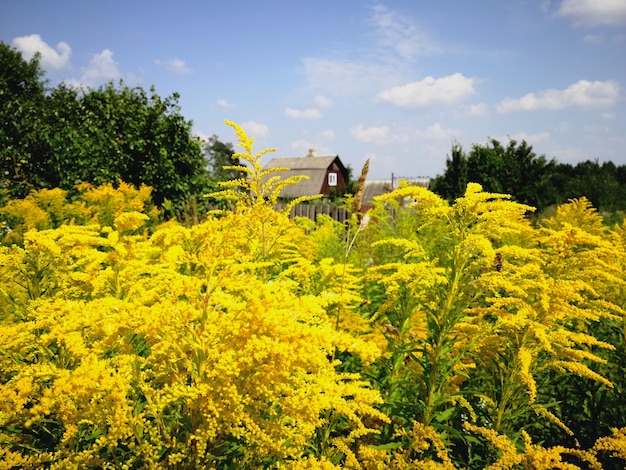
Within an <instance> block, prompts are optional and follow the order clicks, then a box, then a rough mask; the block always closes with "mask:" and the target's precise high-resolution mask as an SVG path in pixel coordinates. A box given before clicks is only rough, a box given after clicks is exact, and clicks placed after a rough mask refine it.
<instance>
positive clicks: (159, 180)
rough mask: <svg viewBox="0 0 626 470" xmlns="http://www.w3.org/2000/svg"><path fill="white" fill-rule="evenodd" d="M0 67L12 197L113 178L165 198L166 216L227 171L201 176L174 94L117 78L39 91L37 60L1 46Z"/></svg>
mask: <svg viewBox="0 0 626 470" xmlns="http://www.w3.org/2000/svg"><path fill="white" fill-rule="evenodd" d="M0 65H1V67H0V188H6V189H8V190H9V191H10V194H11V196H13V197H24V196H25V195H26V194H28V192H29V191H30V190H33V189H42V188H48V189H52V188H61V189H64V190H67V191H70V192H73V191H74V190H75V189H74V188H75V186H76V185H78V184H81V183H90V184H93V185H95V186H99V185H101V184H105V183H109V184H113V185H116V184H117V182H118V181H120V180H121V181H124V182H126V183H129V184H132V185H134V186H136V187H137V188H138V187H140V186H141V185H142V184H145V185H148V186H150V187H151V188H152V198H153V201H154V203H155V204H157V205H161V204H163V203H164V202H165V201H169V208H170V213H171V215H174V214H175V213H177V212H178V213H180V212H181V211H184V210H185V209H189V207H190V203H189V201H190V200H192V199H194V198H195V199H196V201H198V200H200V199H201V198H200V196H201V195H202V194H204V193H206V192H208V191H210V190H211V186H210V185H211V179H212V177H213V180H215V179H216V178H217V179H219V178H230V177H231V176H233V175H232V174H228V173H218V174H213V175H211V174H210V173H209V171H208V168H207V162H206V160H205V157H204V154H203V149H202V144H201V142H200V140H199V139H197V138H194V137H192V136H191V126H192V123H191V121H188V120H186V119H185V118H184V117H183V116H182V115H181V114H180V108H179V105H178V99H179V95H178V94H177V93H173V94H172V95H171V96H169V97H167V98H161V97H160V96H159V95H158V94H157V93H156V91H155V89H154V87H151V88H150V90H149V91H148V92H146V91H145V90H144V89H142V88H141V87H138V86H137V87H133V88H131V87H129V86H127V85H125V84H124V83H123V82H122V81H121V80H120V82H118V83H117V84H115V83H113V82H109V83H107V84H106V85H104V86H101V87H99V88H97V89H91V88H89V89H76V88H72V87H70V86H68V85H66V84H63V83H61V84H60V85H59V86H57V87H56V88H52V89H49V90H46V89H45V87H44V82H42V81H41V77H42V76H43V72H42V70H41V68H40V66H39V62H38V58H37V57H35V58H33V59H32V60H30V61H29V62H26V61H24V59H23V58H22V57H21V55H20V53H19V52H18V51H16V50H14V49H12V48H10V47H9V46H7V45H5V44H3V43H2V44H0ZM209 149H210V151H209V153H208V155H209V156H215V155H217V154H218V153H221V154H225V155H228V153H229V151H230V149H229V148H228V146H227V145H225V144H221V143H220V142H219V141H217V140H216V139H213V140H212V141H211V144H210V147H209ZM231 153H232V152H231ZM220 158H223V157H220ZM213 163H215V164H217V163H218V162H213ZM196 209H197V210H198V211H200V212H202V210H203V207H202V206H200V207H197V208H196Z"/></svg>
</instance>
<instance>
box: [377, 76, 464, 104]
mask: <svg viewBox="0 0 626 470" xmlns="http://www.w3.org/2000/svg"><path fill="white" fill-rule="evenodd" d="M474 82H475V80H474V79H473V78H467V77H465V76H463V74H461V73H455V74H454V75H449V76H447V77H443V78H433V77H426V78H424V79H423V80H421V81H419V82H413V83H409V84H407V85H403V86H397V87H393V88H390V89H388V90H385V91H382V92H380V93H379V94H378V99H380V100H381V101H386V102H388V103H391V104H394V105H396V106H402V107H421V106H428V105H432V104H436V103H441V104H450V103H453V102H455V101H459V100H461V99H463V98H465V97H466V96H469V95H471V94H473V93H474Z"/></svg>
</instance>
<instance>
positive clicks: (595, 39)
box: [583, 34, 604, 44]
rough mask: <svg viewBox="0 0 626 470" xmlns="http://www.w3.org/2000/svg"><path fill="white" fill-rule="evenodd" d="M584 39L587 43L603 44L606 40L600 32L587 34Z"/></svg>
mask: <svg viewBox="0 0 626 470" xmlns="http://www.w3.org/2000/svg"><path fill="white" fill-rule="evenodd" d="M583 41H585V42H586V43H587V44H602V43H603V42H604V38H603V37H602V35H600V34H586V35H585V36H584V37H583Z"/></svg>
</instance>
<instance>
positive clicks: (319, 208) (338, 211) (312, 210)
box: [276, 204, 348, 223]
mask: <svg viewBox="0 0 626 470" xmlns="http://www.w3.org/2000/svg"><path fill="white" fill-rule="evenodd" d="M284 207H285V204H277V205H276V210H282V209H283V208H284ZM319 214H325V215H327V216H329V217H332V218H333V219H335V220H336V221H338V222H342V223H343V222H345V220H346V219H347V218H348V211H347V210H346V209H344V208H343V207H337V206H333V205H332V204H298V205H296V206H294V207H293V209H291V213H290V214H289V217H290V218H291V219H293V218H294V217H308V218H309V219H311V220H317V216H318V215H319Z"/></svg>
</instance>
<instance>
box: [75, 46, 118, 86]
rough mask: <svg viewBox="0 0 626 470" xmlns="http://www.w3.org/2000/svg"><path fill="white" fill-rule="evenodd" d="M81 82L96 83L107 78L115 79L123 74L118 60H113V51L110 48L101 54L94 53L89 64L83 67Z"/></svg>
mask: <svg viewBox="0 0 626 470" xmlns="http://www.w3.org/2000/svg"><path fill="white" fill-rule="evenodd" d="M82 72H83V74H82V77H81V80H80V81H81V82H83V83H86V84H88V85H95V84H97V83H99V82H102V81H106V80H114V79H117V78H119V77H120V76H121V74H120V71H119V69H118V65H117V62H115V60H113V52H111V51H110V50H109V49H105V50H103V51H102V52H101V53H100V54H93V55H92V56H91V59H90V60H89V65H88V66H87V67H85V68H83V69H82Z"/></svg>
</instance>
